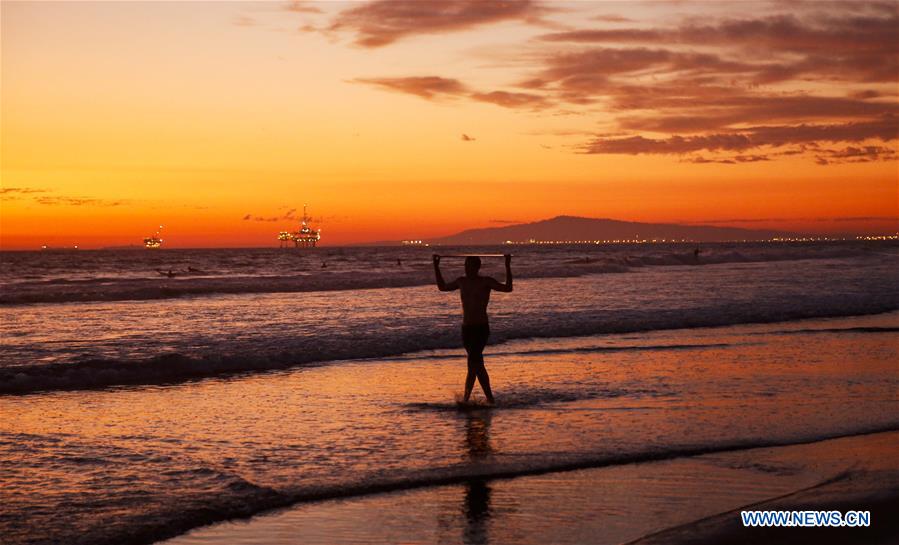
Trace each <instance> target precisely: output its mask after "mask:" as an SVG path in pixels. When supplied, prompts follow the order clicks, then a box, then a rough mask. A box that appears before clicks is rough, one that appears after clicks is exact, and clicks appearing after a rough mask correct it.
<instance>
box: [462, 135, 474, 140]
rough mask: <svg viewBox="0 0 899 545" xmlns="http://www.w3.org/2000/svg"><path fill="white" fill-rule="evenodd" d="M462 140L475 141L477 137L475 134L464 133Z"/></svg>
mask: <svg viewBox="0 0 899 545" xmlns="http://www.w3.org/2000/svg"><path fill="white" fill-rule="evenodd" d="M462 141H463V142H474V141H475V138H474V137H473V136H468V135H467V134H465V133H462Z"/></svg>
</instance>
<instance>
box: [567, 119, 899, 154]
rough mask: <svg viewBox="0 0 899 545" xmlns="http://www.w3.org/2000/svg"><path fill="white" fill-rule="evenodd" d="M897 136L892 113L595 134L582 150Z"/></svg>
mask: <svg viewBox="0 0 899 545" xmlns="http://www.w3.org/2000/svg"><path fill="white" fill-rule="evenodd" d="M897 138H899V124H897V122H896V118H894V117H886V118H884V119H881V120H877V121H869V122H859V123H843V124H831V125H805V124H803V125H781V126H759V127H750V128H747V129H742V130H738V131H733V132H728V133H712V134H702V135H695V136H681V135H674V136H669V137H667V138H646V137H644V136H640V135H637V136H628V137H622V138H605V137H597V138H595V139H593V140H592V141H591V142H589V143H588V144H587V145H586V146H585V148H584V149H583V151H584V152H585V153H618V154H622V153H623V154H687V153H692V152H697V151H703V150H707V151H742V150H747V149H752V148H758V147H762V146H772V147H777V146H784V145H787V144H797V143H813V142H819V141H823V142H860V141H863V140H868V139H879V140H881V141H883V142H888V141H892V140H896V139H897Z"/></svg>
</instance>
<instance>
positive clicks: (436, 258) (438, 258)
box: [431, 254, 440, 267]
mask: <svg viewBox="0 0 899 545" xmlns="http://www.w3.org/2000/svg"><path fill="white" fill-rule="evenodd" d="M431 258H432V259H433V260H434V266H435V267H436V266H438V265H440V256H439V255H437V254H434V255H433V256H431Z"/></svg>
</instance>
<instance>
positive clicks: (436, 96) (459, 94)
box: [353, 76, 548, 109]
mask: <svg viewBox="0 0 899 545" xmlns="http://www.w3.org/2000/svg"><path fill="white" fill-rule="evenodd" d="M353 81H354V82H356V83H364V84H367V85H374V86H376V87H380V88H382V89H386V90H388V91H394V92H398V93H406V94H410V95H415V96H418V97H421V98H424V99H426V100H442V99H447V98H450V99H452V98H468V99H471V100H474V101H476V102H487V103H489V104H495V105H497V106H502V107H504V108H531V109H540V108H544V107H547V106H548V102H547V100H546V98H545V97H543V96H541V95H537V94H533V93H520V92H509V91H489V92H479V91H473V90H471V89H469V88H468V86H466V85H465V84H463V83H462V82H461V81H459V80H457V79H453V78H442V77H438V76H412V77H401V78H357V79H355V80H353Z"/></svg>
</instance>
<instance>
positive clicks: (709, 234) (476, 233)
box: [425, 216, 798, 245]
mask: <svg viewBox="0 0 899 545" xmlns="http://www.w3.org/2000/svg"><path fill="white" fill-rule="evenodd" d="M790 236H798V235H797V234H796V233H790V232H787V231H770V230H762V229H741V228H739V227H714V226H709V225H679V224H674V223H641V222H636V221H618V220H611V219H601V218H581V217H576V216H556V217H555V218H551V219H547V220H542V221H536V222H534V223H520V224H515V225H505V226H502V227H486V228H483V229H468V230H466V231H462V232H461V233H456V234H455V235H450V236H446V237H440V238H434V239H429V240H426V241H425V242H427V243H429V244H432V245H434V244H438V245H440V244H443V245H467V244H502V243H504V242H507V241H511V242H528V241H531V240H534V241H537V242H540V241H594V240H609V241H613V240H652V239H656V240H661V239H666V240H681V239H685V240H692V241H697V242H725V241H733V240H767V239H771V238H775V237H790Z"/></svg>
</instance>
